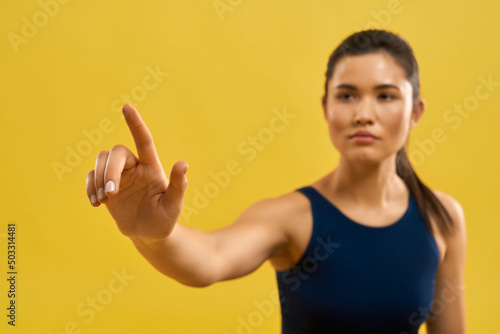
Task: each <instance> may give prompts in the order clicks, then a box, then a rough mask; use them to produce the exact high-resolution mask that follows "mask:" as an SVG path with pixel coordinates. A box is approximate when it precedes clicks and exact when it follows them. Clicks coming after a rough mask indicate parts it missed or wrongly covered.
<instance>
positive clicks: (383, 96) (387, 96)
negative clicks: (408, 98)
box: [379, 93, 395, 101]
mask: <svg viewBox="0 0 500 334" xmlns="http://www.w3.org/2000/svg"><path fill="white" fill-rule="evenodd" d="M379 97H380V98H381V99H382V100H383V101H390V100H394V98H395V96H394V95H392V94H388V93H382V94H380V95H379Z"/></svg>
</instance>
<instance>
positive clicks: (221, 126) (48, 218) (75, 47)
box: [0, 0, 500, 334]
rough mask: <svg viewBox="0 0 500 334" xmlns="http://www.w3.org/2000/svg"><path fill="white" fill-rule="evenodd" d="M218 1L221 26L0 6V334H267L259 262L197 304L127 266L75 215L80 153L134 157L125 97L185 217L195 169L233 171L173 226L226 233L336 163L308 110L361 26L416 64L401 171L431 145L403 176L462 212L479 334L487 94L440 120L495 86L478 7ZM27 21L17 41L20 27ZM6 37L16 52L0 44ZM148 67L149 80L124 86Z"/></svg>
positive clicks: (488, 6) (490, 265)
mask: <svg viewBox="0 0 500 334" xmlns="http://www.w3.org/2000/svg"><path fill="white" fill-rule="evenodd" d="M219 3H222V4H225V5H226V6H227V8H226V9H227V10H226V11H225V12H223V13H218V12H217V10H216V9H215V7H214V1H212V0H203V1H202V0H199V1H146V2H140V1H136V2H127V3H125V4H124V2H103V1H95V0H91V1H78V0H71V1H67V0H66V3H64V4H58V6H57V7H56V6H54V1H53V0H42V2H41V3H39V2H37V1H35V0H29V1H22V2H19V1H14V0H4V1H2V5H1V7H2V9H1V14H0V15H1V20H0V37H1V38H0V55H1V61H0V77H1V79H0V92H1V96H2V98H1V115H2V117H1V121H0V134H1V153H2V157H3V158H2V164H1V176H2V177H1V181H0V182H1V196H2V197H1V203H2V204H1V210H0V217H1V218H0V242H1V244H0V248H1V251H0V263H2V265H1V266H0V268H1V272H0V277H1V278H2V279H1V280H0V282H1V283H0V296H1V297H0V309H1V310H2V311H1V312H0V313H1V314H0V315H1V317H0V319H2V321H1V324H0V331H1V332H2V333H16V332H17V333H43V334H49V333H53V334H56V333H220V334H223V333H228V334H233V333H238V332H239V333H245V331H244V330H243V329H242V326H243V325H241V322H242V321H244V322H247V324H248V322H249V321H250V322H252V323H253V324H254V325H255V326H251V327H250V330H248V328H247V332H251V333H278V332H279V328H280V312H279V308H278V307H277V306H276V307H275V309H274V310H273V311H272V312H269V313H268V314H264V315H262V313H261V316H260V318H259V316H258V315H256V312H258V308H257V306H256V305H255V303H254V302H256V303H257V304H258V303H261V302H262V301H264V300H271V298H270V296H271V293H272V292H273V291H274V290H275V289H276V283H275V276H274V272H273V271H272V269H271V266H270V265H269V264H267V263H266V264H265V265H263V266H262V267H261V268H260V269H259V270H257V271H256V272H254V273H252V274H251V275H249V276H247V277H244V278H241V279H237V280H234V281H230V282H223V283H217V284H215V285H213V286H211V287H208V288H204V289H195V288H189V287H185V286H182V285H180V284H178V283H177V282H175V281H173V280H171V279H169V278H167V277H165V276H163V275H161V274H160V273H159V272H157V271H156V270H155V269H154V268H153V267H152V266H151V265H150V264H149V263H148V262H147V261H146V260H145V259H144V258H142V256H141V255H140V254H139V253H138V252H137V251H136V249H135V248H134V246H133V244H132V243H131V242H130V241H129V240H128V239H127V238H126V237H125V236H123V235H121V234H120V232H119V231H118V229H117V227H116V225H115V223H114V221H113V220H112V218H111V216H110V215H109V214H108V212H107V211H106V209H105V207H104V206H102V207H100V208H97V209H96V208H92V207H91V206H90V204H89V201H88V199H87V196H86V193H85V175H86V173H87V171H88V170H90V169H93V168H94V167H93V166H94V162H95V157H96V155H97V153H98V152H99V151H100V150H103V149H110V148H111V147H112V146H113V145H115V144H124V145H127V146H128V147H130V148H132V149H133V150H134V151H135V147H134V146H133V141H132V138H131V136H130V134H129V132H128V129H127V127H126V124H125V122H124V121H123V120H122V119H121V118H120V113H119V112H116V110H117V109H116V106H117V105H118V106H120V105H121V104H123V102H125V100H124V101H123V102H122V95H129V97H124V99H126V101H127V102H131V103H133V104H134V105H136V106H137V108H138V110H139V112H140V113H141V115H142V116H143V118H144V120H145V121H146V123H147V124H148V126H149V128H150V130H151V132H152V133H153V136H154V138H155V143H156V146H157V149H158V151H159V154H160V157H161V159H162V162H163V164H164V168H165V170H166V171H168V172H170V168H171V166H172V165H173V163H175V162H176V161H178V160H181V159H182V160H186V161H187V162H188V163H189V171H188V174H187V176H188V179H189V186H188V189H187V193H186V197H185V203H187V204H191V203H192V201H193V198H194V195H195V189H198V190H200V191H202V190H203V188H204V187H205V186H206V185H207V184H209V183H210V182H213V180H212V179H211V177H210V172H218V171H221V170H223V169H225V168H226V165H227V163H228V162H229V161H232V160H235V161H237V162H239V164H240V166H241V168H242V171H241V173H240V174H238V175H236V176H232V177H231V179H230V182H229V184H228V185H227V186H226V187H224V188H221V189H220V191H219V192H218V193H217V194H216V196H215V197H214V198H212V199H210V203H209V204H208V205H207V206H206V208H204V209H203V210H200V212H199V213H198V214H196V215H192V216H191V218H190V222H189V224H190V225H191V226H195V227H198V228H200V229H203V230H211V229H215V228H219V227H222V226H226V225H228V224H230V223H231V222H232V221H233V220H234V219H235V218H236V217H237V215H238V214H239V213H240V212H241V211H242V210H244V209H245V208H246V207H248V206H249V205H250V204H252V203H254V202H256V201H257V200H259V199H262V198H265V197H270V196H275V195H279V194H282V193H284V192H289V191H291V190H293V189H295V188H298V187H300V186H303V185H306V184H309V183H310V182H312V181H313V180H316V179H317V178H319V177H320V176H322V175H324V174H326V173H327V172H328V171H330V170H332V169H333V168H334V167H335V166H336V163H337V161H338V154H337V151H336V150H335V149H334V148H333V145H332V144H331V142H330V140H329V137H328V132H327V127H326V124H325V122H324V119H323V117H322V110H321V107H320V98H321V96H322V94H323V84H324V72H325V70H326V64H327V60H328V56H329V55H330V53H331V52H332V51H333V49H334V48H335V47H336V46H337V45H338V44H339V43H340V42H341V40H342V39H343V38H345V37H347V36H348V35H349V34H351V33H352V32H354V31H357V30H361V29H365V28H370V27H372V28H373V27H379V28H386V29H389V30H392V31H394V32H397V33H400V34H402V35H403V36H404V37H405V38H407V39H408V40H409V41H410V43H411V45H412V46H413V48H414V50H415V53H416V57H417V60H418V61H419V65H420V71H421V77H420V80H421V86H422V90H421V94H422V96H423V97H424V98H426V100H427V105H428V109H427V111H426V113H425V114H424V117H423V118H422V120H421V122H420V124H419V125H418V127H417V128H415V129H414V130H413V132H412V133H411V137H410V138H411V139H410V140H411V141H410V152H413V154H414V155H413V157H415V156H416V154H420V156H421V154H422V152H424V149H423V148H421V147H419V146H417V144H416V141H417V140H420V141H421V142H424V141H426V140H427V141H429V140H430V139H429V138H432V133H433V131H435V130H436V129H442V132H443V133H444V135H445V136H446V140H445V141H444V142H439V143H438V142H435V141H434V147H428V149H427V150H426V151H425V152H426V153H425V154H424V158H425V159H423V160H422V161H420V162H419V163H418V164H417V163H415V164H414V166H415V169H416V171H417V173H418V175H419V176H420V177H421V179H422V180H423V181H424V182H425V183H426V184H427V185H429V186H430V187H431V188H434V189H440V190H442V191H444V192H447V193H448V194H450V195H452V196H453V197H455V198H456V199H457V200H458V201H459V202H460V203H461V204H462V206H463V208H464V210H465V214H466V222H467V231H468V255H467V264H466V277H465V281H466V302H467V327H468V332H470V333H498V332H499V331H500V318H499V317H498V300H500V291H499V287H498V277H499V274H500V272H499V266H498V262H499V255H500V246H499V245H500V244H499V243H498V235H499V233H500V225H499V218H500V214H499V211H498V204H497V201H498V189H500V182H499V178H498V174H497V173H498V162H499V158H498V156H497V154H498V144H500V142H499V140H498V127H499V123H500V116H499V115H500V113H499V112H498V104H499V102H500V87H498V86H497V87H494V88H492V90H493V91H492V92H490V94H489V96H488V98H485V99H483V100H480V101H479V104H478V105H476V106H473V107H470V105H469V109H472V110H471V111H470V112H469V114H468V115H469V116H467V117H465V116H462V117H459V118H458V119H456V120H455V121H453V122H450V120H447V119H446V118H445V115H446V111H447V110H448V109H450V108H453V106H454V104H458V105H464V103H472V102H473V101H474V96H475V93H476V89H477V87H479V86H481V81H480V80H479V77H483V78H488V76H491V77H492V80H493V81H494V82H499V81H500V65H499V63H498V59H500V48H499V45H498V42H497V39H498V31H500V21H499V20H498V12H499V10H500V5H499V4H498V2H496V1H491V0H490V1H445V2H435V1H430V0H413V1H411V0H401V1H396V2H395V1H326V0H323V1H283V0H281V1H256V0H242V1H239V0H221V1H219ZM395 3H396V4H397V3H399V5H397V6H396V7H394V8H393V6H394V4H395ZM43 4H45V5H43ZM44 7H45V9H43V8H44ZM395 8H396V9H395ZM391 10H392V11H393V12H391ZM44 13H45V14H44ZM49 14H50V15H49ZM27 22H28V23H27ZM34 22H36V23H37V24H38V25H39V27H36V26H35V28H36V29H37V30H36V31H34V30H33V29H32V30H29V29H28V28H27V27H25V26H26V25H29V24H34ZM23 29H24V30H23ZM23 31H24V33H25V34H26V33H27V34H28V35H29V36H30V38H26V40H23V42H22V43H21V42H20V44H18V45H15V44H13V43H12V42H11V39H12V38H13V37H12V36H15V35H17V36H23ZM14 34H15V35H14ZM18 41H19V40H18ZM16 51H17V52H16ZM148 69H150V70H155V69H159V71H160V72H162V73H168V75H166V74H162V76H161V77H159V78H158V80H157V81H156V83H157V84H156V85H154V83H155V81H153V80H150V81H147V82H146V84H144V80H145V78H146V77H147V75H148ZM148 80H149V79H148ZM146 86H147V87H149V88H151V89H149V90H148V89H146V88H145V87H146ZM153 86H155V87H154V88H152V87H153ZM141 87H142V88H141ZM481 89H483V88H481ZM481 92H483V93H484V92H485V90H484V89H483V90H481ZM141 94H142V95H141ZM471 101H472V102H471ZM274 109H277V110H281V111H283V110H286V111H287V112H288V113H290V114H293V115H295V118H293V119H290V121H289V124H287V125H286V126H285V128H284V130H283V131H282V132H279V133H274V137H273V139H272V140H271V141H270V142H269V143H267V144H266V145H265V147H264V149H263V150H262V151H258V152H257V154H256V156H255V159H253V160H252V161H247V160H246V158H247V157H248V156H247V155H242V154H241V153H239V152H238V150H237V148H238V146H239V145H242V144H243V143H244V142H245V141H248V137H249V136H256V135H258V134H259V133H260V131H262V129H264V128H266V127H269V122H270V120H271V119H272V117H273V116H274V113H273V110H274ZM118 111H119V108H118ZM102 122H104V123H105V122H108V124H107V125H106V126H107V128H106V127H105V128H106V129H107V130H108V132H107V133H104V132H102V131H101V130H99V131H101V133H102V138H100V137H99V135H96V137H94V142H95V144H92V143H90V142H89V140H88V139H87V137H86V136H85V135H84V131H87V132H91V133H94V134H95V133H96V132H95V131H97V130H96V129H100V128H99V127H100V125H101V123H102ZM455 122H459V123H455ZM93 130H95V131H94V132H92V131H93ZM99 138H100V140H99ZM89 143H90V144H89ZM89 145H90V146H89ZM77 148H79V149H80V150H81V151H82V150H83V151H82V152H85V153H86V155H85V156H84V155H83V154H82V155H80V158H81V161H78V160H77V159H76V158H74V159H76V160H73V161H72V165H73V167H71V168H70V170H65V172H64V173H63V174H62V175H59V177H58V175H57V173H56V172H55V170H54V164H61V165H66V166H68V164H67V162H66V158H67V155H68V152H69V151H68V150H77ZM417 151H419V152H420V153H418V152H417ZM410 154H411V153H410ZM412 159H413V158H412ZM414 162H415V161H414ZM9 222H15V223H17V228H18V231H17V242H18V245H17V246H18V253H17V255H18V258H17V260H18V267H17V270H18V271H19V274H18V287H17V290H18V291H17V292H18V298H17V305H18V309H17V326H16V327H15V328H11V326H8V325H7V324H6V322H7V318H6V313H7V311H6V307H7V303H8V299H7V290H8V287H7V282H6V279H5V277H6V276H7V274H6V272H7V268H6V261H7V252H6V233H7V224H8V223H9ZM122 271H124V272H125V273H126V275H128V276H129V280H128V281H126V283H123V286H121V289H119V288H120V284H119V283H118V281H116V280H115V279H114V277H115V276H114V273H116V272H122ZM110 284H111V286H112V287H113V288H110ZM125 284H126V285H125ZM111 290H112V291H115V292H110V291H111ZM96 297H99V298H100V300H101V301H105V302H106V304H105V305H104V304H99V305H100V307H101V309H100V310H99V311H94V312H95V314H94V317H93V318H91V317H90V313H91V312H90V310H91V308H90V306H89V304H87V303H88V301H89V300H91V299H92V298H96ZM85 312H86V313H85ZM249 317H250V318H251V317H253V318H252V319H251V320H248V318H249ZM423 332H425V328H424V327H422V330H421V333H423Z"/></svg>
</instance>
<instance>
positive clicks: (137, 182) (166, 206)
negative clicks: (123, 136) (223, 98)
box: [86, 103, 188, 243]
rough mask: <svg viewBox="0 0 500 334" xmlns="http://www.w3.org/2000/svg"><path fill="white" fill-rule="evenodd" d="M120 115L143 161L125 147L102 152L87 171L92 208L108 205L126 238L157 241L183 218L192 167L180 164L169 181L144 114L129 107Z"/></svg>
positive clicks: (121, 146)
mask: <svg viewBox="0 0 500 334" xmlns="http://www.w3.org/2000/svg"><path fill="white" fill-rule="evenodd" d="M122 111H123V115H124V116H125V121H126V122H127V125H128V127H129V129H130V132H131V133H132V136H133V138H134V142H135V146H136V148H137V154H138V156H139V157H138V158H137V157H136V156H135V155H134V154H133V153H132V152H131V151H130V150H129V149H128V148H127V147H125V146H123V145H116V146H113V148H111V150H110V151H101V152H99V153H98V155H97V159H96V164H95V170H91V171H89V172H88V173H87V179H86V186H87V196H88V197H89V199H90V201H91V204H92V205H93V206H94V207H98V206H100V205H101V203H104V204H105V205H106V207H107V209H108V211H109V213H110V214H111V216H112V217H113V219H114V220H115V221H116V223H117V225H118V228H119V229H120V231H121V232H122V233H123V234H124V235H126V236H128V237H130V238H132V239H138V240H141V241H144V242H148V243H149V242H155V241H158V240H162V239H164V238H166V237H167V236H168V235H169V234H170V233H171V232H172V229H173V228H174V226H175V224H176V222H177V220H178V218H179V215H180V213H181V210H182V203H183V198H184V193H185V190H186V187H187V178H186V176H185V173H186V171H187V167H188V165H187V163H186V162H185V161H182V160H180V161H177V162H176V163H175V164H174V166H173V167H172V170H171V172H170V182H169V181H168V179H167V177H166V175H165V172H164V171H163V167H162V165H161V163H160V159H159V158H158V154H157V152H156V149H155V146H154V143H153V137H152V135H151V133H150V132H149V130H148V128H147V126H146V124H145V123H144V121H143V120H142V118H141V116H140V115H139V113H138V112H137V110H136V109H135V108H134V107H133V106H132V105H131V104H128V103H127V104H125V105H124V106H123V109H122Z"/></svg>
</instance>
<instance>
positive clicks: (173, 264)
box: [86, 104, 288, 287]
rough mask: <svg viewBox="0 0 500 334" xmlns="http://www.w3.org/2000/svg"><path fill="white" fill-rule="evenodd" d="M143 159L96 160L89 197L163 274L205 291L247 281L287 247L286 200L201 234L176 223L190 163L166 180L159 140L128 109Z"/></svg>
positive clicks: (124, 152) (112, 154) (110, 156)
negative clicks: (216, 284) (225, 282)
mask: <svg viewBox="0 0 500 334" xmlns="http://www.w3.org/2000/svg"><path fill="white" fill-rule="evenodd" d="M123 114H124V116H125V120H126V122H127V125H128V127H129V129H130V132H131V134H132V136H133V138H134V142H135V146H136V149H137V154H138V157H136V156H135V155H134V154H133V153H132V152H131V151H130V150H129V149H128V148H127V147H125V146H123V145H116V146H114V147H113V148H112V149H111V150H110V151H101V152H99V154H98V155H97V159H96V165H95V169H94V170H91V171H89V172H88V173H87V179H86V188H87V196H88V197H89V199H90V201H91V204H92V205H93V206H94V207H98V206H100V205H101V204H105V205H106V208H107V209H108V211H109V212H110V214H111V216H112V217H113V219H114V220H115V221H116V223H117V226H118V228H119V230H120V231H121V232H122V233H123V234H124V235H126V236H127V237H129V238H130V239H131V240H132V242H133V243H134V245H135V247H136V248H137V249H138V251H139V252H140V253H141V254H142V255H143V256H144V257H145V258H146V259H147V260H148V261H149V262H150V263H151V264H152V265H153V266H154V267H155V268H156V269H158V270H159V271H160V272H162V273H164V274H165V275H167V276H169V277H172V278H174V279H176V280H177V281H179V282H181V283H183V284H185V285H189V286H196V287H201V286H207V285H210V284H212V283H214V282H217V281H222V280H227V279H232V278H236V277H240V276H243V275H246V274H248V273H250V272H252V271H254V270H255V269H257V268H258V267H259V266H260V265H261V264H262V263H263V262H264V261H265V260H267V259H269V258H271V257H273V256H275V255H276V254H280V253H281V252H282V251H283V249H284V248H285V247H286V245H287V243H288V237H287V235H286V233H285V229H284V228H283V226H284V225H283V224H282V220H283V219H282V218H281V217H283V207H285V206H286V203H285V202H284V200H283V199H280V198H271V199H265V200H261V201H259V202H257V203H255V204H254V205H252V206H250V207H249V208H248V209H246V210H245V211H244V212H243V213H242V214H241V215H240V216H239V217H238V218H237V219H236V221H235V222H234V224H232V225H230V226H227V227H225V228H222V229H219V230H216V231H211V232H203V231H201V230H198V229H195V228H192V227H187V226H183V225H180V224H177V220H178V218H179V215H180V213H181V211H182V205H183V198H184V193H185V190H186V187H187V178H186V176H185V173H186V170H187V163H186V162H185V161H178V162H176V163H175V164H174V166H173V167H172V170H171V173H170V180H169V179H167V177H166V175H165V173H164V171H163V167H162V165H161V163H160V159H159V157H158V155H157V152H156V149H155V146H154V143H153V137H152V135H151V133H150V132H149V130H148V128H147V126H146V124H145V123H144V121H143V120H142V118H141V116H140V115H139V113H138V112H137V110H136V109H135V108H134V107H133V106H132V105H130V104H126V105H124V106H123Z"/></svg>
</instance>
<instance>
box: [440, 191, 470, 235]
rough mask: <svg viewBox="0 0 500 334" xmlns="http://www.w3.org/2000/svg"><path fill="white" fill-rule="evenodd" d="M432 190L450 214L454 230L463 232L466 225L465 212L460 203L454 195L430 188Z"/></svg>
mask: <svg viewBox="0 0 500 334" xmlns="http://www.w3.org/2000/svg"><path fill="white" fill-rule="evenodd" d="M432 192H433V193H434V195H436V197H437V198H438V199H439V201H440V202H441V203H442V204H443V206H444V207H445V209H446V211H448V213H449V214H450V217H451V219H452V221H453V225H454V227H455V230H456V231H458V232H459V233H460V232H462V233H463V232H464V231H465V228H466V226H465V213H464V209H463V208H462V205H461V204H460V203H459V202H458V201H457V200H456V199H455V198H454V197H452V196H451V195H449V194H447V193H445V192H443V191H440V190H437V189H432Z"/></svg>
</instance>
